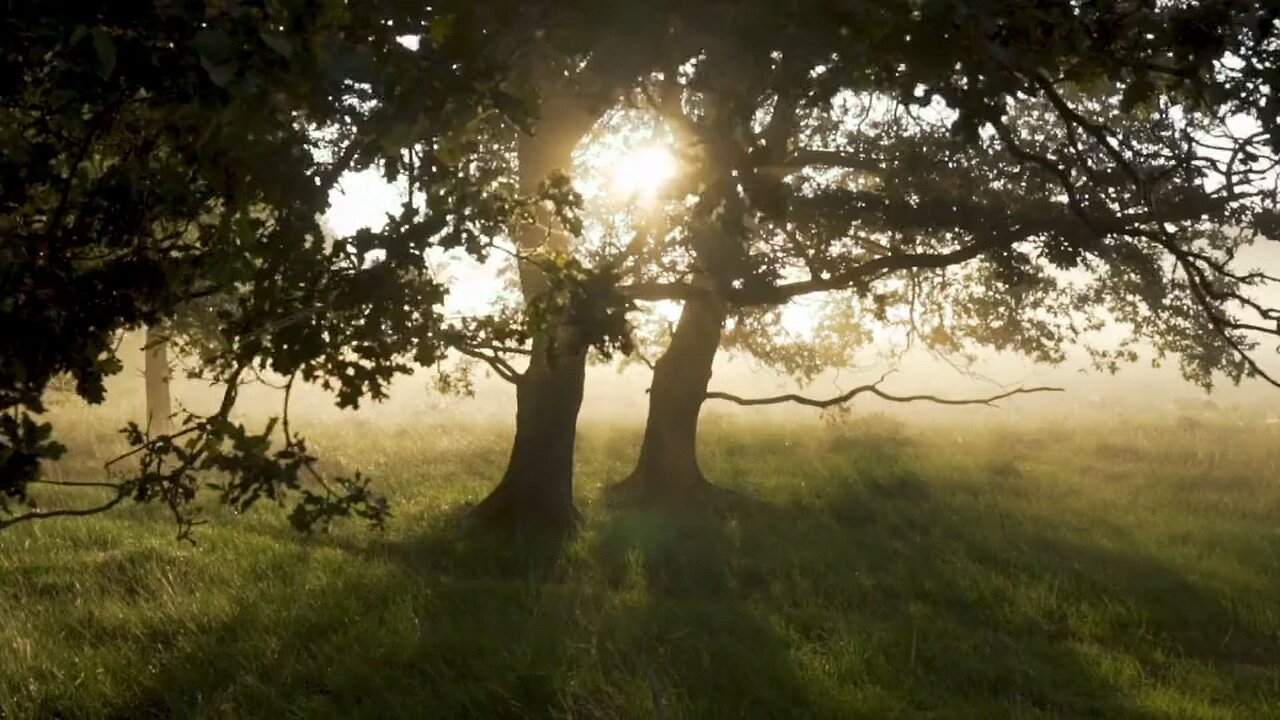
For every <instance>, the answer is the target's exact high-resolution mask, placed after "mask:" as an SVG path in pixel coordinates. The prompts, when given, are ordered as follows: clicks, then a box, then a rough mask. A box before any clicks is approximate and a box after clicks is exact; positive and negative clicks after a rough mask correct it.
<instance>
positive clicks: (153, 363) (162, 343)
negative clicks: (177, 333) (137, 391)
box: [142, 327, 173, 436]
mask: <svg viewBox="0 0 1280 720" xmlns="http://www.w3.org/2000/svg"><path fill="white" fill-rule="evenodd" d="M142 365H143V371H142V372H143V376H144V381H145V385H146V396H147V432H149V433H150V434H151V435H153V436H154V435H164V434H167V433H169V432H172V431H173V422H172V420H171V418H172V416H173V402H172V399H171V398H170V396H169V376H170V369H169V340H168V338H167V337H165V336H164V335H163V334H162V333H160V332H157V331H156V329H155V328H152V327H148V328H147V332H146V336H145V339H144V340H143V364H142Z"/></svg>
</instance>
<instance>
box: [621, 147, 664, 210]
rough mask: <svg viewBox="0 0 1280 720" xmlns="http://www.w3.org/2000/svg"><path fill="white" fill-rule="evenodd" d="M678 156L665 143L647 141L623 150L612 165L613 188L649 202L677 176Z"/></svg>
mask: <svg viewBox="0 0 1280 720" xmlns="http://www.w3.org/2000/svg"><path fill="white" fill-rule="evenodd" d="M676 172H677V167H676V158H675V156H674V155H672V154H671V150H670V149H669V148H666V147H664V146H662V145H657V144H653V145H644V146H642V147H638V148H636V149H634V150H630V151H628V152H624V153H622V154H621V155H620V156H619V157H618V159H617V161H616V163H615V164H614V167H613V172H612V178H611V179H612V182H611V189H612V190H613V193H614V194H615V195H617V196H619V197H622V198H626V199H628V200H634V201H635V202H638V203H640V204H642V205H650V204H652V203H653V201H654V200H656V199H657V197H658V193H659V192H661V190H662V188H663V186H664V185H666V184H667V183H668V182H670V181H671V179H672V178H674V177H675V176H676Z"/></svg>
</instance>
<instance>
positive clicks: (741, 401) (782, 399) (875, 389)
mask: <svg viewBox="0 0 1280 720" xmlns="http://www.w3.org/2000/svg"><path fill="white" fill-rule="evenodd" d="M883 379H884V378H881V379H880V380H877V381H876V382H874V383H871V384H869V385H859V386H858V387H856V388H853V389H852V390H850V391H848V392H846V393H842V394H840V395H836V396H835V397H830V398H826V399H817V398H810V397H805V396H803V395H797V394H796V393H787V394H785V395H775V396H773V397H764V398H744V397H741V396H738V395H734V394H732V393H726V392H709V393H707V395H706V398H707V399H708V400H727V401H729V402H732V403H735V404H737V405H743V406H751V405H781V404H782V403H796V404H798V405H807V406H809V407H816V408H829V407H833V406H836V405H841V404H843V403H846V402H849V401H850V400H852V399H853V398H855V397H857V396H859V395H863V394H866V393H870V394H872V395H875V396H876V397H878V398H880V399H882V400H888V401H890V402H901V403H906V402H918V401H922V402H931V403H936V404H938V405H985V406H987V407H997V405H996V402H997V401H1000V400H1004V399H1005V398H1009V397H1013V396H1014V395H1030V394H1032V393H1042V392H1062V391H1063V389H1062V388H1060V387H1030V388H1015V389H1013V390H1009V391H1007V392H1003V393H1000V394H999V395H991V396H988V397H981V398H960V399H956V398H942V397H938V396H936V395H892V394H890V393H887V392H885V391H883V390H881V389H880V383H881V382H882V381H883Z"/></svg>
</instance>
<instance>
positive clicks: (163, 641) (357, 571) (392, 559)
mask: <svg viewBox="0 0 1280 720" xmlns="http://www.w3.org/2000/svg"><path fill="white" fill-rule="evenodd" d="M243 536H244V537H251V538H253V542H255V543H259V544H260V545H261V547H262V549H263V550H264V551H265V553H264V555H263V556H262V557H260V558H258V560H257V561H256V562H255V564H254V566H253V567H252V568H246V569H245V570H244V571H243V572H241V573H239V574H238V576H237V581H238V582H241V583H243V584H244V585H243V587H239V588H237V589H236V590H235V591H234V592H232V593H230V596H231V598H230V600H229V602H230V606H229V607H223V608H222V609H223V610H224V611H225V612H222V613H220V614H213V613H208V614H207V615H205V616H203V617H200V618H193V621H195V622H198V623H199V624H200V625H201V627H199V628H198V629H199V632H197V633H194V634H193V633H190V632H185V633H179V632H176V630H177V628H168V629H165V628H157V629H156V631H157V632H156V635H155V636H154V637H153V638H151V646H152V652H154V653H155V654H156V656H157V657H156V662H155V663H154V666H155V668H156V671H155V672H154V674H152V675H151V676H149V677H146V678H143V679H140V680H141V681H139V682H136V683H135V684H134V686H133V687H132V688H131V689H130V690H129V691H128V692H123V693H121V695H120V697H118V698H117V699H116V702H115V703H113V704H112V706H110V707H107V708H102V709H101V710H102V711H103V712H102V714H103V715H105V716H107V717H112V718H120V719H121V720H124V719H125V718H130V719H135V718H170V717H306V718H314V717H335V718H339V717H340V718H419V717H433V718H434V717H440V718H444V717H486V718H541V717H551V716H559V715H562V714H564V713H563V708H564V706H565V702H566V700H565V693H564V687H565V686H566V685H567V684H568V683H567V682H566V680H565V678H564V677H563V672H562V671H563V669H564V668H565V667H566V666H568V665H570V664H571V663H570V660H569V658H568V657H567V655H566V653H567V651H568V650H567V649H568V648H569V647H570V646H571V645H572V644H573V643H575V642H576V640H575V637H576V635H577V632H576V627H577V625H576V619H577V618H576V613H577V612H578V611H579V610H580V607H581V605H582V604H583V597H582V596H583V594H584V593H585V592H587V590H586V589H585V588H583V589H581V591H580V588H578V587H576V586H574V585H572V584H568V583H565V582H563V581H562V572H563V571H562V570H561V569H560V568H561V567H562V563H561V559H562V557H563V555H562V552H563V548H561V547H558V546H555V545H552V544H549V543H527V544H525V545H522V546H519V547H510V546H506V547H502V546H499V545H498V544H496V543H493V542H489V541H486V540H485V539H483V538H476V537H474V536H468V535H466V534H465V533H460V532H459V531H458V529H457V523H456V522H454V521H453V519H452V518H438V519H437V522H433V523H432V525H431V526H430V527H427V528H425V529H424V531H423V532H422V533H420V534H418V535H416V536H415V537H414V538H413V539H412V541H407V542H400V541H395V540H382V541H379V540H375V541H371V542H366V543H362V544H356V543H349V542H345V541H343V540H342V539H341V538H336V539H329V538H319V539H315V540H310V541H300V540H299V539H298V538H296V537H294V538H291V539H289V540H288V541H286V542H281V538H280V537H279V536H278V534H277V533H275V532H272V531H266V532H263V533H261V534H258V533H254V532H250V533H248V534H244V535H243ZM286 537H287V536H286ZM210 544H216V540H214V541H212V542H211V543H210ZM236 552H237V553H243V552H245V548H244V547H239V548H237V549H236ZM189 591H193V592H194V591H198V590H197V589H195V588H192V589H190V590H189ZM171 630H172V631H173V632H170V631H171ZM99 639H100V640H101V641H103V642H111V641H112V638H111V637H107V636H103V637H100V638H99ZM46 710H47V713H46V714H49V713H54V712H56V711H57V710H58V708H57V707H56V705H52V706H50V707H49V708H47V709H46Z"/></svg>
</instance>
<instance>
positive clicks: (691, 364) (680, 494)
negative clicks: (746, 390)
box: [623, 292, 726, 499]
mask: <svg viewBox="0 0 1280 720" xmlns="http://www.w3.org/2000/svg"><path fill="white" fill-rule="evenodd" d="M725 314H726V311H725V306H724V303H723V302H722V301H721V300H720V299H719V298H718V297H716V296H715V295H714V293H711V292H708V293H707V294H706V295H702V296H698V297H696V298H691V299H689V300H686V301H685V303H684V308H683V309H682V310H681V312H680V322H679V323H678V324H677V325H676V331H675V334H674V335H672V337H671V345H670V346H669V347H668V348H667V351H666V352H665V353H663V355H662V357H661V358H659V359H658V362H657V364H655V365H654V369H653V386H652V387H651V388H650V390H649V417H648V420H647V421H646V423H645V429H644V443H643V444H642V445H641V447H640V458H639V460H638V461H637V462H636V468H635V470H634V471H633V472H632V473H631V476H630V477H628V478H627V479H626V480H624V481H623V489H624V491H626V492H632V493H634V494H637V495H641V496H644V497H647V498H652V499H679V498H685V497H688V496H689V494H690V493H692V492H695V491H697V490H699V489H701V488H702V487H703V486H705V485H706V478H704V477H703V475H702V470H701V468H699V467H698V414H699V412H700V411H701V410H702V403H703V400H704V398H705V396H706V394H707V384H708V383H709V382H710V381H711V366H712V363H713V362H714V361H715V357H716V351H717V350H718V349H719V347H720V334H721V331H722V330H723V328H724V320H725Z"/></svg>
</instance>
